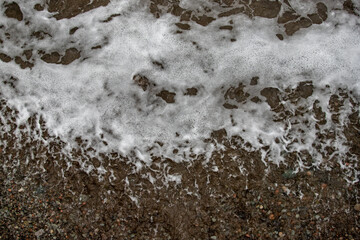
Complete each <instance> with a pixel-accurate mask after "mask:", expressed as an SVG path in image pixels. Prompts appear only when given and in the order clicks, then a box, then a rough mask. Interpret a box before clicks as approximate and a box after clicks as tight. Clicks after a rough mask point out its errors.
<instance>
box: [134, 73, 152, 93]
mask: <svg viewBox="0 0 360 240" xmlns="http://www.w3.org/2000/svg"><path fill="white" fill-rule="evenodd" d="M133 80H134V82H135V83H136V84H137V85H138V86H140V87H141V88H142V89H143V90H144V91H146V90H147V88H148V87H149V85H150V81H149V79H148V78H147V77H145V76H143V75H141V74H136V75H135V76H134V77H133Z"/></svg>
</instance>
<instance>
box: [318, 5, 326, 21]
mask: <svg viewBox="0 0 360 240" xmlns="http://www.w3.org/2000/svg"><path fill="white" fill-rule="evenodd" d="M316 8H317V11H318V14H319V16H320V17H321V19H322V20H323V21H325V20H326V19H327V7H326V5H325V4H323V3H322V2H319V3H317V4H316Z"/></svg>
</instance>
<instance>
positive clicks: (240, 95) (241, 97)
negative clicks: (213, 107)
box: [224, 83, 250, 103]
mask: <svg viewBox="0 0 360 240" xmlns="http://www.w3.org/2000/svg"><path fill="white" fill-rule="evenodd" d="M244 88H245V85H243V84H242V83H239V86H238V87H237V88H235V87H230V88H229V89H228V90H227V92H226V93H225V96H224V97H225V99H235V100H236V101H237V102H239V103H240V102H244V101H245V100H246V99H247V98H248V97H249V96H250V94H249V93H247V92H244Z"/></svg>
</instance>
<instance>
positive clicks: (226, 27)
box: [219, 25, 233, 31]
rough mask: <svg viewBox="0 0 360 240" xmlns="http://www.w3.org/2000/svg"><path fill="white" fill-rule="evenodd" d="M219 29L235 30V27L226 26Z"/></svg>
mask: <svg viewBox="0 0 360 240" xmlns="http://www.w3.org/2000/svg"><path fill="white" fill-rule="evenodd" d="M219 29H220V30H230V31H231V30H232V29H233V27H232V26H230V25H225V26H221V27H219Z"/></svg>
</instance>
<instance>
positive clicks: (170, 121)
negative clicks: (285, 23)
mask: <svg viewBox="0 0 360 240" xmlns="http://www.w3.org/2000/svg"><path fill="white" fill-rule="evenodd" d="M18 2H19V4H20V5H22V6H26V3H22V2H20V1H18ZM291 3H292V6H293V7H295V8H296V9H298V10H299V11H302V12H304V13H308V12H312V11H313V10H314V6H315V5H314V4H315V3H308V2H306V1H291ZM189 4H190V5H192V4H193V3H192V2H191V1H181V5H182V6H188V5H189ZM145 7H146V6H142V5H141V4H140V1H135V2H133V1H120V2H118V1H112V2H111V4H110V5H108V6H107V7H101V8H98V9H95V10H92V11H90V12H87V13H84V14H82V15H79V16H77V17H74V18H71V19H63V20H61V21H55V20H54V19H51V18H49V16H50V14H49V13H47V12H46V11H44V12H43V13H37V12H35V11H33V10H26V11H25V12H24V14H25V15H26V17H27V18H29V19H30V20H31V24H30V25H29V26H25V25H24V24H23V23H22V22H21V23H17V22H16V21H14V20H12V19H6V18H5V17H1V18H0V20H1V21H2V22H5V28H6V29H14V30H13V31H12V36H13V39H15V40H13V41H5V43H4V46H3V47H2V49H1V50H2V51H4V52H11V53H16V54H20V53H21V52H22V49H20V46H21V45H22V44H23V43H25V42H27V41H28V45H30V46H39V47H40V48H42V49H45V50H47V51H48V52H52V51H59V52H64V51H65V49H66V48H69V47H77V48H78V49H79V50H81V51H82V57H81V58H80V59H78V60H76V61H74V62H73V63H72V64H70V65H68V66H62V65H54V64H48V63H45V62H43V61H41V60H40V59H37V60H36V64H35V66H34V67H33V68H32V69H31V70H29V69H27V70H20V68H19V67H18V66H17V65H15V64H14V63H13V62H11V63H3V62H0V68H1V69H2V72H1V73H0V76H1V78H2V79H5V78H8V76H9V75H12V76H15V77H16V78H18V79H19V81H18V84H17V87H16V89H17V91H14V90H12V89H10V88H9V87H7V86H4V85H3V84H2V85H1V93H2V94H3V95H4V96H5V97H6V98H7V99H9V102H10V103H12V104H14V105H16V106H17V108H18V109H19V110H20V113H21V114H22V115H21V116H22V117H21V118H20V119H19V120H20V121H24V120H26V118H27V117H28V116H29V113H30V112H39V113H41V114H43V116H44V118H45V119H46V121H47V127H48V128H49V129H50V131H51V132H52V133H53V134H55V135H58V136H61V137H62V138H63V139H65V140H66V141H67V142H69V144H70V145H71V144H73V143H74V142H73V140H74V138H75V137H77V136H81V137H83V138H86V139H89V140H91V141H90V142H92V144H93V145H94V146H96V147H98V148H99V149H100V150H114V149H115V150H118V151H120V152H121V153H122V154H124V155H129V154H130V153H131V152H133V151H134V150H135V156H136V157H137V158H138V159H141V160H142V161H143V162H145V163H149V161H150V158H151V157H150V154H151V153H153V154H155V155H158V156H165V157H169V158H172V159H174V160H175V161H183V160H186V159H188V156H189V155H190V154H191V149H193V151H195V152H196V154H201V153H204V152H206V151H208V150H209V149H212V148H213V146H209V145H208V144H205V143H204V142H203V140H204V139H205V138H208V137H209V136H210V133H211V132H212V131H213V130H217V129H220V128H225V129H226V130H227V132H228V133H229V135H240V136H241V137H242V138H244V140H245V141H247V142H250V143H251V144H252V146H253V147H254V149H260V148H261V147H263V146H265V145H270V152H271V154H270V155H269V156H270V157H271V158H272V159H274V161H277V162H279V161H281V160H282V157H281V151H283V150H284V146H281V145H280V146H279V145H277V144H275V143H274V139H276V138H283V136H284V134H285V132H286V126H285V125H284V123H278V122H273V121H272V115H273V113H272V112H271V111H270V107H269V106H268V105H267V104H266V103H265V102H263V103H261V104H253V103H251V102H250V101H248V102H247V103H246V104H243V105H241V107H240V109H236V110H228V109H225V108H223V107H222V105H223V103H224V93H225V91H226V89H228V88H229V87H230V86H237V85H238V83H239V82H244V84H246V85H248V83H249V80H250V79H251V78H252V77H253V76H259V77H260V79H259V85H258V86H255V87H252V88H251V87H247V88H246V89H248V91H249V92H250V93H251V94H253V95H256V94H257V95H259V92H260V90H261V89H262V88H263V87H269V86H271V87H278V88H280V89H285V88H286V87H288V86H292V87H293V86H296V84H297V83H298V82H299V81H304V80H312V81H313V83H314V85H315V86H316V87H319V88H320V87H323V86H324V85H326V84H329V85H331V87H333V89H336V88H337V87H339V86H343V87H346V88H347V89H349V90H352V91H353V92H354V93H355V94H359V89H360V85H359V84H360V81H359V77H358V76H360V64H359V63H360V43H359V41H358V39H360V31H359V18H356V17H355V16H350V15H349V14H347V13H346V12H344V11H333V12H331V13H330V14H329V19H328V21H326V22H325V23H324V24H321V25H318V26H312V27H311V28H309V29H303V30H301V31H299V32H298V33H296V34H295V36H294V37H291V38H287V39H285V40H284V41H279V40H278V39H277V38H276V36H275V34H276V31H277V29H278V27H277V25H276V23H275V20H270V19H261V18H254V19H249V18H248V17H247V16H245V15H239V16H233V19H234V21H235V22H236V23H237V24H236V25H235V27H234V30H233V31H232V32H231V33H223V32H219V31H218V27H219V26H220V25H221V24H222V22H221V21H226V18H224V19H225V20H224V19H221V20H217V21H214V22H212V23H211V24H210V25H209V26H208V27H206V28H204V27H202V26H199V25H196V24H195V23H192V29H191V31H189V32H187V33H184V34H181V35H177V34H174V33H175V31H176V29H175V26H174V23H175V22H177V21H178V19H177V18H176V17H174V16H171V15H170V14H168V15H165V16H162V17H161V18H160V19H155V18H154V17H153V16H152V15H151V14H150V13H148V12H147V10H145V9H144V8H145ZM192 7H194V6H192ZM115 13H120V14H121V16H118V17H116V18H114V19H113V20H112V21H111V22H108V23H103V22H102V20H104V19H107V17H108V16H110V15H111V14H115ZM338 23H340V24H339V25H337V24H338ZM74 26H80V29H79V30H78V31H76V33H75V34H74V35H73V36H69V35H68V32H69V30H70V29H71V28H73V27H74ZM29 29H31V30H35V29H47V31H48V32H49V33H50V34H51V35H52V38H48V39H45V40H41V41H40V40H36V39H34V38H31V39H30V34H31V32H32V31H31V30H29ZM223 37H225V38H223ZM230 38H236V40H237V41H236V42H230ZM71 41H72V42H71ZM194 41H195V42H196V44H197V46H198V47H200V49H201V50H197V48H196V46H195V45H194V44H193V43H192V42H194ZM19 42H20V43H21V44H19ZM99 44H102V45H103V46H102V48H101V49H96V50H91V48H92V47H93V46H96V45H99ZM34 54H35V55H37V54H36V53H34ZM85 58H86V59H85ZM153 61H158V62H161V63H163V65H164V69H160V68H159V67H158V66H156V65H154V64H153V63H152V62H153ZM135 74H142V75H144V76H146V77H147V78H148V79H149V80H150V81H151V82H152V83H154V84H156V87H154V88H150V89H148V90H147V91H146V92H144V91H143V90H142V88H140V87H139V86H137V85H136V84H135V83H134V81H133V76H134V75H135ZM194 86H195V87H197V89H198V91H199V92H198V95H197V96H185V95H184V94H183V93H184V92H185V91H186V88H190V87H194ZM163 89H165V90H168V91H170V92H175V93H176V96H175V103H174V104H167V103H166V102H164V101H163V100H162V99H160V98H159V97H157V96H156V94H157V93H159V92H160V91H161V90H163ZM321 104H323V105H324V106H326V101H325V100H324V101H321ZM325 108H326V107H325ZM323 109H324V108H323ZM230 114H231V115H233V118H234V120H235V121H236V123H237V125H236V126H232V123H231V119H230ZM176 133H178V134H179V136H178V137H176ZM102 136H103V137H102ZM296 137H298V136H294V138H296ZM308 137H309V138H308V139H307V140H306V142H304V143H302V144H301V146H300V145H298V146H296V145H294V146H293V148H294V149H297V150H302V149H304V148H305V149H309V148H311V144H312V142H313V141H315V135H314V133H313V132H311V131H310V132H308ZM259 139H262V143H260V142H259ZM103 140H104V141H106V142H107V143H108V145H107V146H104V145H102V143H101V142H102V141H103ZM185 141H188V143H185ZM284 141H286V140H284ZM155 142H161V144H162V146H161V144H160V145H159V146H158V145H156V144H155V145H156V146H155V147H154V146H153V145H154V143H155ZM179 145H182V146H181V147H180V146H179ZM285 145H286V144H285ZM151 146H153V148H152V150H149V148H150V147H151ZM174 148H178V149H179V152H178V153H177V154H175V153H173V149H174ZM343 150H346V149H343ZM137 167H138V169H141V167H142V165H141V164H139V165H137ZM169 179H170V181H175V182H178V181H179V178H178V176H170V175H169Z"/></svg>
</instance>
